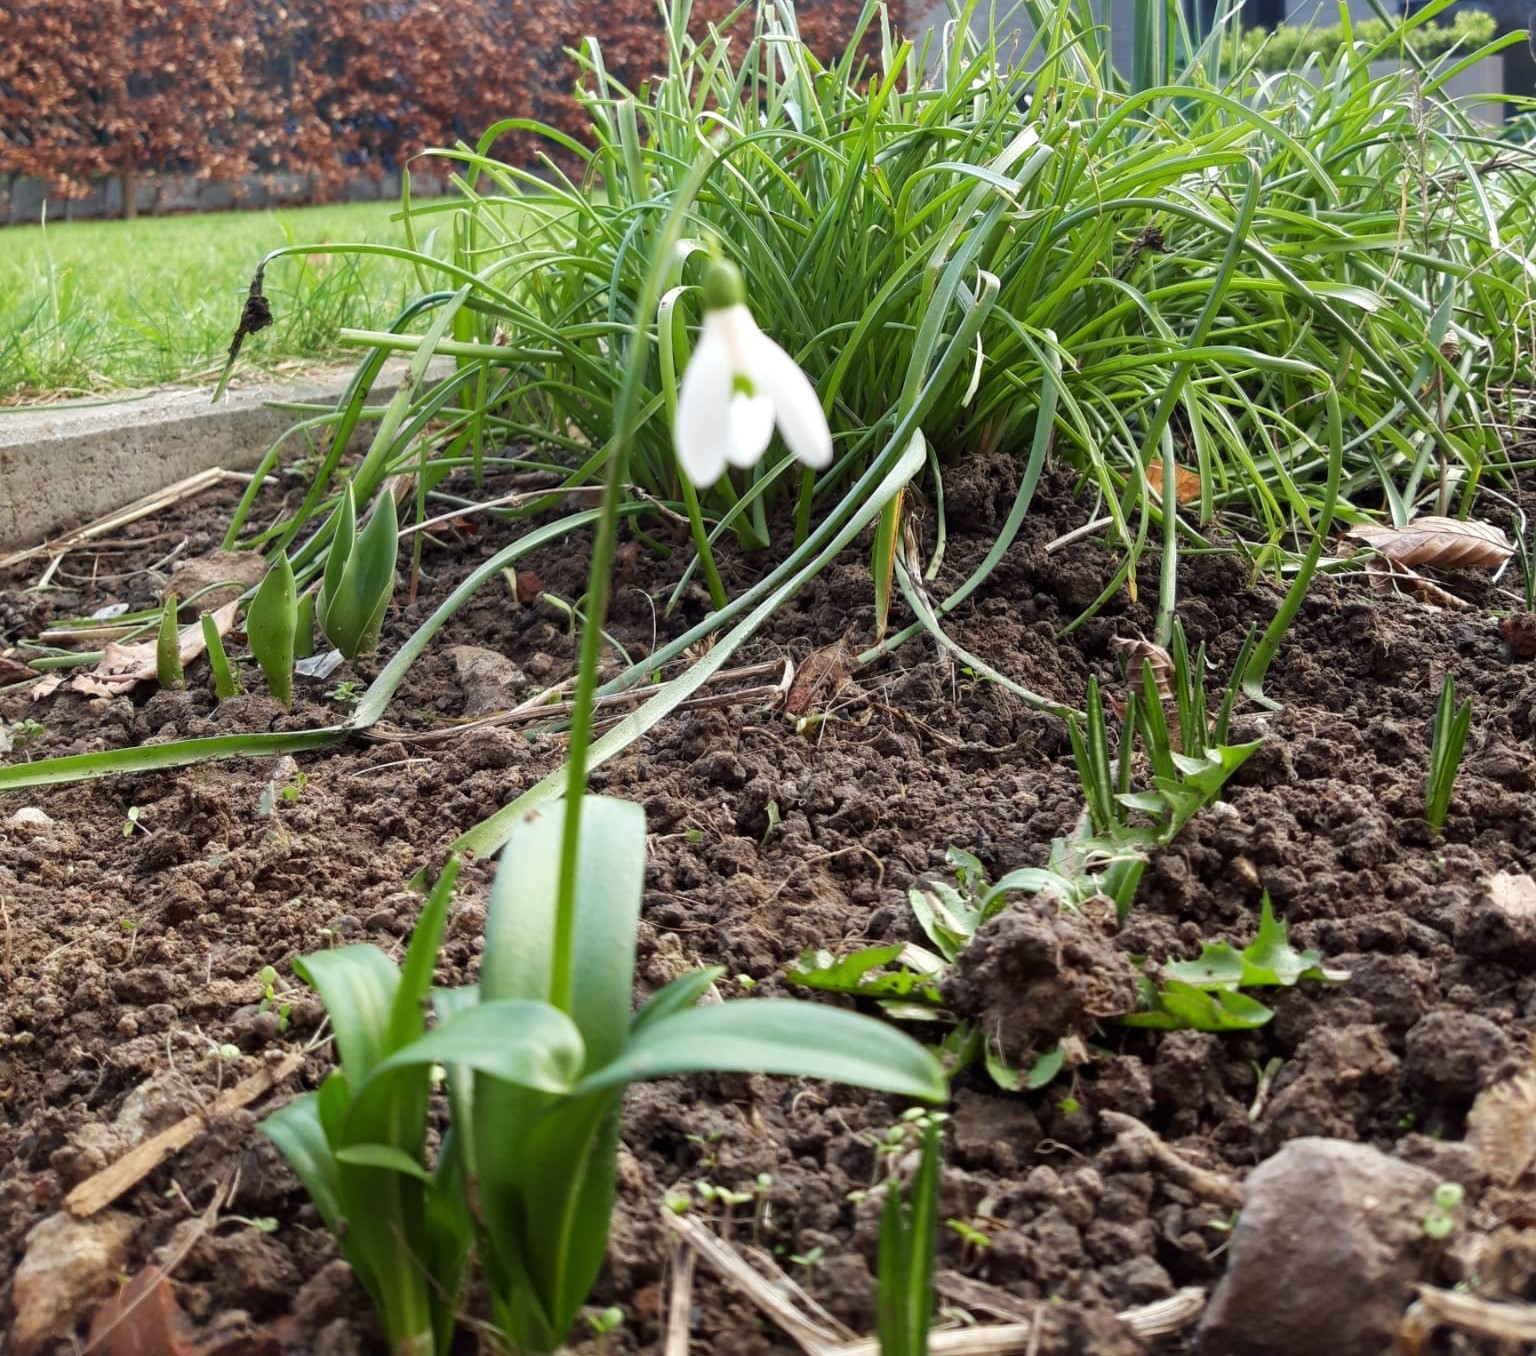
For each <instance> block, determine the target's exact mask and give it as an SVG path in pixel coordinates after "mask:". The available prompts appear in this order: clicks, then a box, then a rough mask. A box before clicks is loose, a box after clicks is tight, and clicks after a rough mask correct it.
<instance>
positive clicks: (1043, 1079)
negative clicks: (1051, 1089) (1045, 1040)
mask: <svg viewBox="0 0 1536 1356" xmlns="http://www.w3.org/2000/svg"><path fill="white" fill-rule="evenodd" d="M1066 1059H1067V1051H1066V1047H1065V1046H1064V1045H1062V1043H1061V1042H1060V1041H1057V1042H1056V1044H1055V1045H1053V1046H1052V1047H1051V1048H1050V1049H1049V1050H1047V1051H1046V1052H1045V1053H1044V1054H1043V1055H1040V1056H1039V1057H1038V1058H1037V1059H1036V1060H1035V1062H1034V1063H1033V1064H1032V1065H1030V1067H1029V1073H1028V1075H1027V1076H1026V1077H1025V1079H1024V1086H1025V1087H1026V1088H1028V1089H1029V1090H1030V1091H1031V1092H1038V1091H1039V1090H1040V1089H1041V1088H1043V1087H1046V1086H1047V1085H1048V1084H1049V1083H1050V1082H1051V1080H1052V1079H1053V1078H1055V1077H1056V1075H1057V1074H1059V1073H1060V1072H1061V1066H1062V1065H1063V1064H1065V1063H1066Z"/></svg>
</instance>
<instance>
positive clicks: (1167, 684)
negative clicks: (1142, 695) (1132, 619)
mask: <svg viewBox="0 0 1536 1356" xmlns="http://www.w3.org/2000/svg"><path fill="white" fill-rule="evenodd" d="M1109 649H1110V652H1111V653H1112V654H1123V655H1124V656H1125V675H1126V679H1127V681H1129V683H1130V685H1131V688H1132V690H1133V691H1136V692H1139V691H1141V666H1142V662H1143V661H1146V662H1147V663H1150V664H1151V665H1152V680H1153V682H1155V683H1156V684H1157V695H1158V696H1159V697H1161V698H1162V699H1163V700H1164V701H1165V702H1167V701H1172V700H1173V677H1174V672H1173V656H1172V655H1170V654H1169V653H1168V651H1167V650H1165V649H1163V647H1162V646H1161V645H1154V644H1153V643H1152V642H1151V641H1150V640H1143V639H1142V638H1141V637H1140V636H1130V637H1128V636H1115V637H1113V638H1112V639H1111V640H1110V642H1109Z"/></svg>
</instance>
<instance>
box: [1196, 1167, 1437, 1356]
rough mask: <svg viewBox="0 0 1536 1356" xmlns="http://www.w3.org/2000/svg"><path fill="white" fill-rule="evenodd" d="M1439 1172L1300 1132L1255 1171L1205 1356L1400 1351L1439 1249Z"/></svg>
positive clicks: (1203, 1345) (1209, 1313) (1202, 1345)
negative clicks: (1416, 1296) (1433, 1234)
mask: <svg viewBox="0 0 1536 1356" xmlns="http://www.w3.org/2000/svg"><path fill="white" fill-rule="evenodd" d="M1437 1185H1438V1181H1437V1179H1436V1177H1435V1176H1434V1174H1433V1173H1430V1172H1427V1171H1425V1170H1424V1169H1423V1168H1419V1167H1414V1166H1413V1165H1412V1164H1409V1163H1404V1162H1402V1161H1400V1160H1399V1159H1395V1158H1390V1157H1388V1156H1387V1155H1386V1154H1384V1153H1381V1152H1380V1151H1379V1150H1377V1149H1373V1148H1371V1147H1370V1146H1368V1145H1364V1144H1355V1143H1351V1142H1350V1141H1348V1140H1340V1139H1322V1138H1307V1139H1298V1140H1293V1141H1292V1142H1291V1143H1289V1144H1287V1145H1286V1146H1285V1147H1284V1148H1283V1149H1281V1150H1280V1151H1279V1152H1278V1153H1276V1154H1275V1155H1274V1156H1273V1157H1271V1158H1268V1159H1266V1160H1265V1161H1264V1162H1263V1163H1261V1164H1259V1166H1258V1167H1257V1168H1256V1169H1254V1171H1253V1174H1252V1175H1251V1176H1250V1177H1249V1178H1248V1180H1247V1182H1246V1183H1245V1186H1244V1200H1243V1208H1242V1213H1241V1214H1240V1215H1239V1216H1238V1220H1237V1225H1236V1227H1235V1228H1234V1229H1233V1231H1232V1251H1231V1262H1230V1264H1229V1266H1228V1269H1227V1274H1226V1276H1225V1277H1224V1278H1223V1279H1222V1282H1221V1284H1220V1285H1219V1286H1218V1287H1217V1289H1216V1293H1215V1294H1214V1295H1213V1296H1212V1298H1211V1303H1210V1305H1209V1306H1208V1307H1207V1309H1206V1311H1205V1316H1204V1318H1203V1319H1202V1320H1201V1323H1200V1329H1199V1334H1198V1337H1197V1343H1196V1349H1197V1351H1198V1352H1199V1353H1200V1356H1296V1353H1298V1352H1327V1353H1329V1356H1380V1354H1381V1353H1382V1352H1386V1351H1391V1350H1393V1343H1394V1342H1395V1340H1396V1334H1397V1330H1398V1326H1399V1324H1400V1322H1401V1320H1402V1316H1403V1311H1404V1309H1405V1308H1406V1307H1407V1305H1408V1303H1409V1302H1410V1301H1411V1299H1412V1298H1413V1294H1412V1285H1413V1282H1414V1280H1415V1279H1417V1277H1418V1276H1419V1275H1420V1274H1422V1272H1421V1268H1422V1266H1423V1264H1424V1262H1425V1260H1426V1257H1427V1255H1428V1253H1429V1250H1430V1249H1432V1248H1435V1247H1438V1246H1439V1245H1438V1244H1435V1243H1433V1242H1432V1241H1431V1240H1430V1238H1429V1237H1428V1236H1427V1235H1426V1234H1425V1232H1424V1219H1425V1217H1426V1216H1427V1214H1428V1213H1429V1210H1430V1207H1431V1205H1432V1204H1433V1200H1434V1192H1435V1187H1436V1186H1437Z"/></svg>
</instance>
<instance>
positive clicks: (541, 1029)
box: [379, 998, 584, 1093]
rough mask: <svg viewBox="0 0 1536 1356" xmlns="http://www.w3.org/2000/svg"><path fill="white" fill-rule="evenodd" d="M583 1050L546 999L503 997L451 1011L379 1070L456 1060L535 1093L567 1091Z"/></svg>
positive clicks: (578, 1070)
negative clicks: (542, 1001)
mask: <svg viewBox="0 0 1536 1356" xmlns="http://www.w3.org/2000/svg"><path fill="white" fill-rule="evenodd" d="M583 1059H584V1051H583V1048H582V1042H581V1033H580V1032H579V1031H578V1030H577V1029H576V1024H575V1023H574V1022H572V1021H571V1019H570V1018H569V1017H567V1016H566V1015H565V1014H564V1013H563V1012H561V1011H560V1010H559V1009H558V1008H552V1007H550V1005H549V1004H548V1003H538V1002H533V1001H531V1000H527V999H518V998H507V999H500V1000H496V1001H488V1002H487V1001H482V1002H480V1003H477V1004H476V1005H475V1006H474V1007H467V1008H464V1009H463V1010H462V1011H459V1012H456V1013H454V1015H453V1016H451V1017H449V1018H448V1019H447V1020H446V1021H444V1022H441V1023H439V1024H438V1025H437V1026H436V1027H434V1028H433V1029H432V1030H431V1031H429V1032H427V1034H426V1035H425V1036H422V1037H421V1038H420V1039H419V1040H416V1041H413V1042H412V1043H411V1044H410V1045H408V1046H406V1047H405V1049H403V1050H400V1051H398V1052H396V1053H395V1054H393V1055H391V1056H390V1057H389V1058H388V1059H386V1060H385V1061H384V1062H383V1063H382V1064H381V1065H380V1066H379V1068H380V1070H381V1071H382V1070H385V1069H396V1068H402V1067H407V1066H415V1065H423V1064H458V1065H462V1066H464V1067H465V1068H469V1069H473V1070H475V1072H476V1073H481V1074H489V1075H490V1076H491V1077H493V1078H497V1079H501V1080H503V1081H505V1082H508V1083H515V1084H517V1085H518V1086H519V1087H524V1088H536V1089H538V1090H539V1091H541V1092H551V1093H563V1092H569V1091H570V1090H571V1088H572V1087H573V1086H574V1084H575V1082H576V1080H577V1078H578V1077H579V1076H580V1074H581V1069H582V1063H583Z"/></svg>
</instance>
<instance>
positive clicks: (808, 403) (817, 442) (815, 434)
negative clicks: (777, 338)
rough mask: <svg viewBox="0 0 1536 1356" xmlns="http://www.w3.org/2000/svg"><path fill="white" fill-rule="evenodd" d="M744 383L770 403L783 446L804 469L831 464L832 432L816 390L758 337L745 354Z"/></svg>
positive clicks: (782, 355) (780, 353)
mask: <svg viewBox="0 0 1536 1356" xmlns="http://www.w3.org/2000/svg"><path fill="white" fill-rule="evenodd" d="M747 376H748V379H749V380H750V381H751V382H752V384H753V386H754V387H755V388H756V389H757V390H758V391H759V392H760V393H761V394H763V395H766V396H767V397H768V398H769V399H770V400H771V401H773V410H774V416H775V418H776V419H777V420H778V425H779V432H780V433H781V434H783V435H784V443H785V446H787V447H788V448H789V450H790V451H791V452H793V453H794V454H795V456H796V457H798V458H799V459H800V460H801V461H803V462H804V463H805V464H806V465H807V466H810V467H814V468H815V469H817V470H820V469H821V468H822V467H824V466H829V465H831V463H832V432H831V430H830V429H828V427H827V416H826V415H825V414H823V413H822V410H821V401H820V400H819V399H818V398H817V396H816V388H815V387H814V386H812V385H811V379H810V378H809V377H808V376H806V375H805V373H804V372H802V371H801V370H800V368H799V366H798V365H797V364H796V362H795V360H794V359H793V358H791V357H790V356H789V354H787V353H786V352H785V351H784V350H783V349H782V348H780V347H779V346H778V345H777V344H776V343H774V342H773V340H772V339H770V338H769V337H768V336H767V335H766V334H761V333H759V334H758V336H757V337H756V339H755V340H753V342H752V345H751V348H750V350H749V352H748V367H747Z"/></svg>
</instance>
